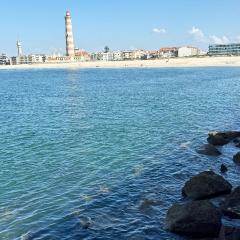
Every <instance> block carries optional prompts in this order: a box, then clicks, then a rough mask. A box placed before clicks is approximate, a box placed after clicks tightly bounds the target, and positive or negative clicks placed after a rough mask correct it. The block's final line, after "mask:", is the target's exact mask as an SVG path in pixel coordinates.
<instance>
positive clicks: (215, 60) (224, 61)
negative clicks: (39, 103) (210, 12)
mask: <svg viewBox="0 0 240 240" xmlns="http://www.w3.org/2000/svg"><path fill="white" fill-rule="evenodd" d="M141 67H142V68H167V67H172V68H175V67H240V56H237V57H234V56H229V57H192V58H170V59H159V60H135V61H89V62H78V63H74V62H73V63H51V64H47V63H46V64H32V65H29V64H22V65H2V66H0V70H1V69H35V68H38V69H41V68H44V69H47V68H141Z"/></svg>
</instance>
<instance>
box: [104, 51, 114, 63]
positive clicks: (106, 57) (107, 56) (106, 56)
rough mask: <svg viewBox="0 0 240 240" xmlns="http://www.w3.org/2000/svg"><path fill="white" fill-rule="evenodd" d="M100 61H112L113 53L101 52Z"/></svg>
mask: <svg viewBox="0 0 240 240" xmlns="http://www.w3.org/2000/svg"><path fill="white" fill-rule="evenodd" d="M102 61H107V62H108V61H114V53H113V52H103V53H102Z"/></svg>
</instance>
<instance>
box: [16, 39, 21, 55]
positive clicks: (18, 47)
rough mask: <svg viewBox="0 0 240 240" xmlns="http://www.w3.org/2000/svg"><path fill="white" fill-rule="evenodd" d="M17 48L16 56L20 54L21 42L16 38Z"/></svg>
mask: <svg viewBox="0 0 240 240" xmlns="http://www.w3.org/2000/svg"><path fill="white" fill-rule="evenodd" d="M17 50H18V57H20V56H21V55H22V43H21V42H20V41H19V40H18V41H17Z"/></svg>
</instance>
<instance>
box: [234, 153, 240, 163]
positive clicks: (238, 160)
mask: <svg viewBox="0 0 240 240" xmlns="http://www.w3.org/2000/svg"><path fill="white" fill-rule="evenodd" d="M233 161H234V162H235V163H236V164H238V165H240V152H238V153H237V154H236V155H234V156H233Z"/></svg>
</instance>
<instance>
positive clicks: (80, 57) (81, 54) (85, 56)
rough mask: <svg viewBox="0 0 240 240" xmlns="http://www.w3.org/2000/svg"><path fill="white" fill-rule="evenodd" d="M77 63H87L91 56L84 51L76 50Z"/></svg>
mask: <svg viewBox="0 0 240 240" xmlns="http://www.w3.org/2000/svg"><path fill="white" fill-rule="evenodd" d="M74 52H75V57H74V60H75V61H80V62H86V61H90V60H91V55H90V54H89V53H88V52H86V51H85V50H83V49H79V48H75V50H74Z"/></svg>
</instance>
